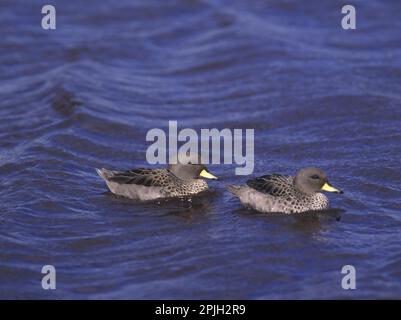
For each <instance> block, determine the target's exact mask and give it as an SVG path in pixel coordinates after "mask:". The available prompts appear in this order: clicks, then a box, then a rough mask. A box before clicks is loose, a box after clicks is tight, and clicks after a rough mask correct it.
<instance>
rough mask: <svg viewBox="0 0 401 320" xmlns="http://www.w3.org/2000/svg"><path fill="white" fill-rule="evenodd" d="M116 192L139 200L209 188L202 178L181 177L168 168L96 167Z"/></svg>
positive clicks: (192, 192)
mask: <svg viewBox="0 0 401 320" xmlns="http://www.w3.org/2000/svg"><path fill="white" fill-rule="evenodd" d="M96 171H97V173H98V174H99V175H100V176H101V177H102V178H103V179H104V180H105V181H106V183H107V186H108V187H109V189H110V191H111V192H112V193H114V194H117V195H120V196H124V197H127V198H130V199H137V200H154V199H159V198H170V197H183V196H190V195H194V194H197V193H199V192H202V191H204V190H206V189H208V185H207V183H206V182H205V181H204V180H202V179H185V180H184V179H180V178H178V177H177V176H175V175H174V174H173V173H172V172H171V171H170V170H168V169H135V170H128V171H111V170H107V169H96Z"/></svg>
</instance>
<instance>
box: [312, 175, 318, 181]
mask: <svg viewBox="0 0 401 320" xmlns="http://www.w3.org/2000/svg"><path fill="white" fill-rule="evenodd" d="M311 179H313V180H318V179H319V176H318V175H317V174H314V175H313V176H311Z"/></svg>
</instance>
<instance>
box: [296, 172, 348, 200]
mask: <svg viewBox="0 0 401 320" xmlns="http://www.w3.org/2000/svg"><path fill="white" fill-rule="evenodd" d="M294 182H295V187H296V188H297V189H298V190H299V191H301V192H303V193H306V194H313V193H315V192H319V191H328V192H336V193H343V191H341V190H339V189H336V188H334V187H333V186H331V185H330V183H329V180H328V178H327V176H326V174H325V173H324V172H323V171H322V170H320V169H318V168H303V169H301V170H299V171H298V173H297V175H296V176H295V181H294Z"/></svg>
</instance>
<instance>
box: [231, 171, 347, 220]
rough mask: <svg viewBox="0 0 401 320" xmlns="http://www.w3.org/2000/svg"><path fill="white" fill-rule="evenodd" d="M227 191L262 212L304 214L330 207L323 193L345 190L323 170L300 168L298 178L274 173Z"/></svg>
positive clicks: (247, 205)
mask: <svg viewBox="0 0 401 320" xmlns="http://www.w3.org/2000/svg"><path fill="white" fill-rule="evenodd" d="M226 188H227V190H228V191H229V192H231V193H232V194H233V195H234V196H235V197H237V198H238V199H239V200H240V202H241V203H242V204H243V205H244V206H246V207H249V208H252V209H255V210H257V211H259V212H262V213H270V212H276V213H287V214H289V213H302V212H309V211H321V210H327V209H328V208H329V199H328V198H327V197H326V195H324V194H323V193H322V191H326V192H335V193H339V194H342V193H343V191H342V190H340V189H337V188H335V187H333V186H332V185H331V184H330V183H329V180H328V178H327V176H326V174H325V173H324V172H323V171H322V170H321V169H319V168H315V167H307V168H302V169H300V170H299V171H298V172H297V173H296V175H295V176H289V175H281V174H270V175H264V176H261V177H257V178H254V179H249V180H248V181H247V182H246V185H228V186H226Z"/></svg>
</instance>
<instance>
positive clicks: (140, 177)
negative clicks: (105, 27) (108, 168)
mask: <svg viewBox="0 0 401 320" xmlns="http://www.w3.org/2000/svg"><path fill="white" fill-rule="evenodd" d="M160 175H161V171H159V170H154V169H143V168H139V169H134V170H128V171H124V172H116V173H114V174H113V175H112V176H111V177H109V178H108V180H109V181H112V182H116V183H119V184H136V185H141V186H146V187H150V186H154V187H162V186H163V185H164V183H163V179H159V177H160Z"/></svg>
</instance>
